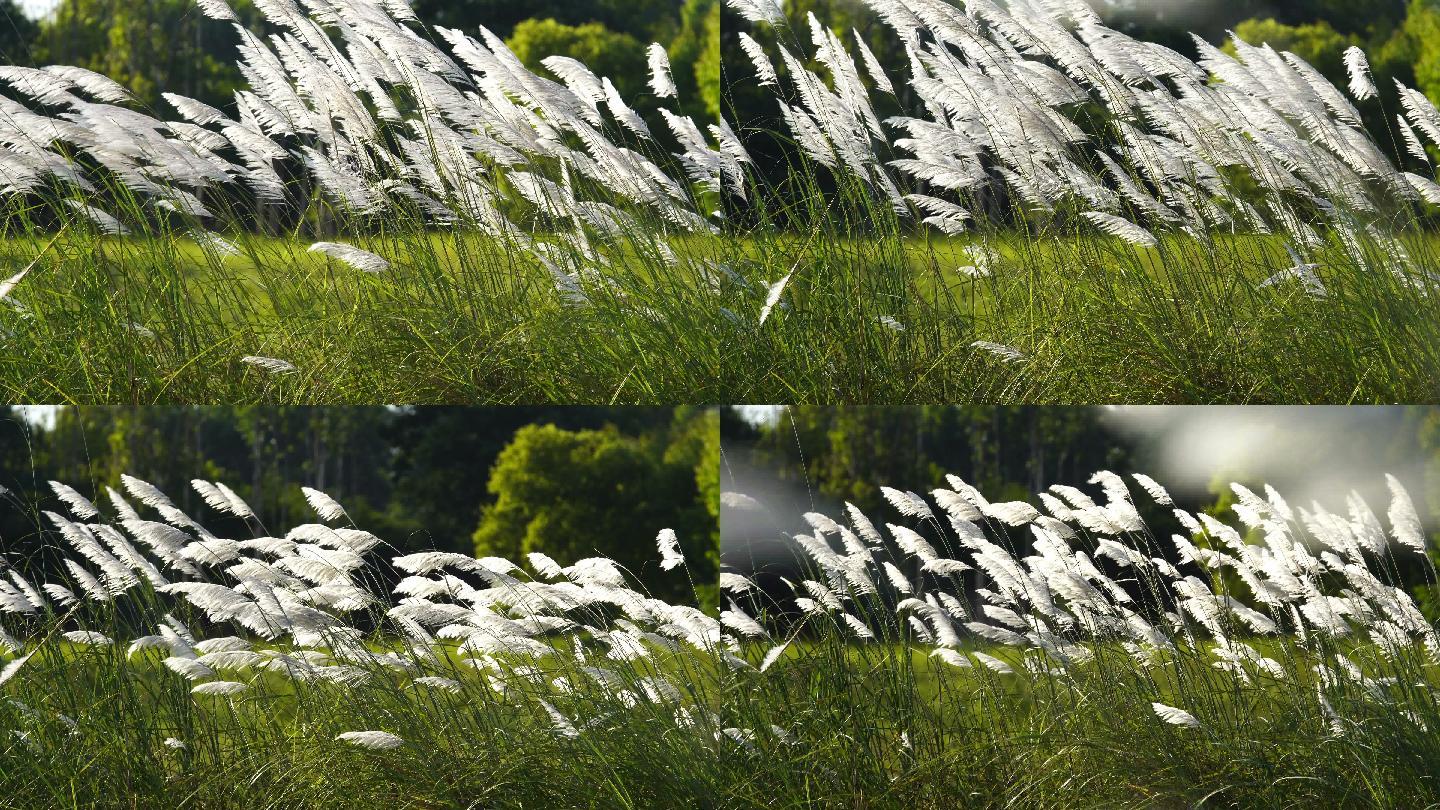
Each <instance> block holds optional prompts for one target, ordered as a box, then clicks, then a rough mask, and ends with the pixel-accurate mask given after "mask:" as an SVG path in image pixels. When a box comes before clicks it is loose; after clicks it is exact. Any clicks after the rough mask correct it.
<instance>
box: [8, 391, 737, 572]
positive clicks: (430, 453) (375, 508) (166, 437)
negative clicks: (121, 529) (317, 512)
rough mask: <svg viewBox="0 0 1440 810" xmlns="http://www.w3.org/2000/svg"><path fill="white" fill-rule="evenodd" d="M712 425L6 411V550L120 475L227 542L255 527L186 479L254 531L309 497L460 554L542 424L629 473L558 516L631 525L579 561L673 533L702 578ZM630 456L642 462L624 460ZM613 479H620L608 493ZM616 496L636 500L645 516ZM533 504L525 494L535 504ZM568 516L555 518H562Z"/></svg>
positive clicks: (605, 416)
mask: <svg viewBox="0 0 1440 810" xmlns="http://www.w3.org/2000/svg"><path fill="white" fill-rule="evenodd" d="M718 418H719V417H718V414H716V413H715V412H713V411H709V410H703V409H694V408H682V409H678V410H672V409H665V408H415V409H390V408H268V407H192V408H88V407H75V408H63V409H60V410H58V411H56V412H55V417H54V424H53V425H52V426H46V425H37V424H34V423H32V422H30V421H27V420H26V419H24V418H22V416H21V415H20V414H19V413H18V412H14V411H12V410H11V409H8V408H6V409H0V487H3V490H0V503H3V507H0V547H3V548H5V549H6V550H7V551H9V552H19V553H23V552H24V550H25V548H26V547H27V544H30V543H32V541H33V539H34V538H35V536H36V528H37V526H39V525H40V523H41V519H42V514H41V513H42V511H43V510H46V509H49V510H56V509H57V507H58V506H59V503H58V501H57V500H56V499H55V498H54V496H53V495H52V494H51V492H50V490H49V487H48V484H47V482H48V481H50V480H58V481H62V482H64V483H67V484H69V485H71V486H74V487H75V488H76V489H78V490H80V491H81V492H82V493H84V494H85V495H86V496H87V497H90V498H91V499H92V500H94V501H95V502H96V503H97V504H99V505H101V507H102V510H104V511H106V512H108V511H109V509H108V504H107V502H106V499H105V487H107V486H108V487H114V488H116V489H117V490H118V489H119V488H120V475H121V473H129V474H131V475H135V476H138V477H140V478H142V479H144V480H147V481H150V482H151V483H153V484H155V485H156V486H158V487H160V488H161V489H162V490H163V491H165V492H166V493H167V494H168V495H170V497H171V498H172V499H173V500H174V501H175V503H176V504H177V505H178V506H179V507H180V508H181V509H184V510H186V511H188V512H192V513H193V514H194V515H195V516H196V517H197V518H200V519H202V520H203V521H204V522H205V523H206V525H207V526H208V527H209V528H211V530H212V531H215V532H216V533H217V534H221V535H222V536H224V535H225V534H227V533H228V534H230V535H232V536H245V537H248V536H250V535H252V534H254V533H255V532H256V531H257V527H255V526H253V525H246V523H245V522H244V521H241V520H239V519H236V518H230V517H226V516H223V515H220V514H218V513H216V512H214V511H213V510H211V509H209V508H208V507H206V506H205V504H204V502H203V500H202V499H201V498H200V496H199V495H198V494H197V493H196V492H195V491H194V489H193V488H192V487H191V486H190V480H191V479H193V478H203V479H207V480H219V481H222V482H224V483H226V484H228V485H229V486H231V487H232V488H233V489H234V490H235V491H236V492H237V493H238V494H239V495H240V496H241V497H242V498H245V499H246V501H247V502H249V504H250V505H251V506H252V507H253V508H254V510H255V511H256V513H257V514H258V515H260V516H261V518H262V520H263V521H264V522H265V526H264V527H263V529H262V531H270V532H283V531H285V530H286V529H288V528H289V527H290V526H293V525H295V524H298V523H303V522H310V521H313V519H314V516H313V512H311V510H310V509H309V507H308V506H307V505H306V503H305V501H304V498H303V496H302V494H301V493H300V490H299V488H300V486H302V485H303V486H311V487H315V488H317V489H321V490H323V491H325V492H327V493H329V494H331V495H333V496H334V497H336V498H337V499H338V500H339V501H340V502H341V503H342V504H343V505H344V506H345V508H346V510H347V511H348V512H349V513H350V515H351V517H352V518H354V520H355V521H356V523H357V524H359V525H360V526H362V527H364V528H366V529H368V530H370V531H373V532H375V533H376V534H377V535H379V536H380V537H382V538H384V539H385V541H386V542H387V543H389V544H390V545H392V546H394V547H395V549H397V550H399V551H415V550H421V549H427V548H440V549H444V550H450V551H466V552H468V551H471V550H473V549H474V541H473V540H472V534H473V533H474V532H475V530H476V526H477V525H480V523H481V516H482V513H485V511H486V510H487V508H489V507H491V506H492V505H494V504H495V503H496V501H497V497H496V494H500V493H497V491H496V489H495V486H496V485H495V484H494V482H493V481H492V480H491V477H492V475H491V469H492V467H496V469H497V473H496V474H497V475H499V473H498V470H499V467H497V466H496V465H497V460H499V459H502V458H505V457H506V455H505V454H506V453H507V452H511V453H512V455H514V454H523V449H522V450H515V451H513V452H512V451H507V450H506V448H507V446H509V445H511V444H512V441H513V442H517V443H518V442H519V439H518V438H517V436H518V435H519V434H520V433H524V432H525V430H526V429H527V427H528V426H545V430H547V431H555V432H558V433H561V434H565V435H572V433H578V434H582V435H590V434H595V435H601V436H606V437H609V441H610V443H611V444H614V445H617V446H619V447H622V448H627V450H626V451H623V452H622V453H621V454H620V455H616V456H608V455H607V456H606V459H607V462H608V461H616V460H620V461H624V462H625V463H615V464H607V466H604V467H602V468H600V469H598V470H594V471H593V472H594V474H595V475H597V476H602V478H601V479H596V480H594V481H593V482H592V483H593V485H591V486H586V487H583V488H579V489H575V490H573V491H570V492H568V493H567V494H566V500H565V502H563V503H562V502H558V501H557V502H556V503H555V504H554V505H553V506H554V508H555V509H557V510H560V512H561V513H563V514H566V515H568V514H570V512H569V511H566V510H584V509H586V508H590V509H603V510H609V511H611V512H613V513H614V514H615V515H617V516H623V515H629V516H630V517H629V518H628V519H619V518H618V517H617V519H616V520H614V521H612V522H611V523H610V524H608V526H609V529H608V531H603V532H602V531H598V530H595V529H593V528H592V530H590V531H589V532H588V533H587V535H586V536H585V538H584V543H582V544H581V545H583V546H584V549H585V550H584V553H585V554H587V555H593V554H596V553H601V554H613V555H615V556H617V557H618V558H621V559H628V558H627V556H626V555H631V558H636V559H639V560H643V561H645V562H649V561H651V560H654V559H658V557H657V555H656V552H655V546H654V536H655V532H656V531H658V530H659V529H661V528H665V527H670V528H674V529H676V531H679V532H682V535H681V536H682V537H684V538H685V540H686V543H687V546H686V549H687V553H689V555H690V559H691V562H692V566H698V567H695V568H692V570H694V571H696V572H697V573H698V572H700V571H703V570H706V569H705V566H706V565H709V566H711V568H710V569H709V570H711V571H712V572H713V570H714V566H715V565H716V562H715V561H716V560H718V553H719V551H718V524H717V523H716V519H715V518H714V517H713V516H712V515H714V514H718V497H719V494H718V478H719V474H718V468H717V467H716V466H715V465H716V458H717V456H718V453H717V452H715V451H713V448H716V447H718V443H719V433H718V432H719V427H718ZM537 429H538V428H537ZM517 432H518V433H517ZM532 432H533V431H532ZM709 434H714V435H713V436H712V435H709ZM707 442H708V443H709V444H708V445H707V444H706V443H707ZM629 450H634V451H635V453H638V455H635V454H633V453H632V454H631V455H630V456H626V455H625V453H626V452H629ZM541 472H543V470H542V471H541ZM607 475H608V476H614V478H613V480H611V481H609V482H608V483H605V481H604V480H603V476H607ZM502 477H503V476H502ZM507 480H508V479H507ZM487 485H488V486H487ZM618 492H623V493H625V494H626V496H627V497H628V495H629V494H630V493H636V494H637V497H640V498H642V499H643V500H644V504H645V506H644V508H643V509H642V510H637V509H635V508H634V507H633V505H632V504H631V503H629V502H627V501H626V500H624V499H623V498H619V497H617V493H618ZM492 493H496V494H492ZM712 502H713V503H714V504H715V507H714V508H713V509H711V508H710V506H709V504H711V503H712ZM537 503H538V502H536V501H534V499H533V498H532V500H531V504H532V506H535V505H536V504H537ZM537 508H540V509H545V508H547V507H546V505H545V504H543V503H541V504H539V505H538V507H537ZM561 513H557V515H556V517H555V518H554V519H555V520H564V519H566V518H564V517H563V516H562V514H561ZM522 534H523V532H522ZM519 536H520V535H517V538H518V537H519ZM579 539H580V538H577V540H579ZM566 553H567V552H565V551H564V550H561V551H559V552H557V554H556V556H557V557H560V558H561V559H564V557H563V556H562V555H564V554H566ZM635 555H639V556H638V557H636V556H635ZM707 561H708V562H707ZM651 568H652V569H653V568H654V566H653V565H651ZM637 570H638V568H637ZM714 578H715V577H714V575H713V573H712V574H711V575H710V577H709V579H708V580H699V579H697V582H710V581H712V580H714ZM669 579H671V580H673V579H674V578H673V577H671V578H669ZM681 581H682V582H683V577H682V578H681ZM684 593H685V594H688V593H689V591H688V590H686V591H685V592H684Z"/></svg>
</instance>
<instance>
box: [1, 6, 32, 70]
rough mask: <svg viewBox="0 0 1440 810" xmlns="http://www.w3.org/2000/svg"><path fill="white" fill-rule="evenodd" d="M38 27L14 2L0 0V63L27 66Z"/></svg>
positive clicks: (30, 59)
mask: <svg viewBox="0 0 1440 810" xmlns="http://www.w3.org/2000/svg"><path fill="white" fill-rule="evenodd" d="M39 33H40V25H39V24H38V23H36V22H35V21H34V20H32V19H30V17H29V16H27V15H26V14H25V12H24V10H23V9H21V7H20V4H19V3H18V2H16V0H0V61H3V62H5V63H6V64H11V65H25V64H29V63H30V62H31V61H32V60H33V57H32V56H31V48H32V46H33V44H34V42H35V37H36V36H38V35H39Z"/></svg>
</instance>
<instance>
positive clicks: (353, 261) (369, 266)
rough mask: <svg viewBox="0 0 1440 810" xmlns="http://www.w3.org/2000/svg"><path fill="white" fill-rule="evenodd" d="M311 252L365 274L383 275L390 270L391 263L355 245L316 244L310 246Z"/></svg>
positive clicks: (337, 243)
mask: <svg viewBox="0 0 1440 810" xmlns="http://www.w3.org/2000/svg"><path fill="white" fill-rule="evenodd" d="M310 252H311V253H321V254H324V255H326V256H329V257H330V258H332V259H335V260H336V261H340V262H344V263H345V264H348V265H350V266H351V267H353V268H355V269H356V270H360V271H362V272H365V273H372V274H376V273H383V272H385V271H386V270H388V269H389V268H390V262H388V261H386V260H385V259H382V258H380V257H379V256H376V255H375V254H374V253H371V252H369V251H368V250H361V249H360V248H357V247H355V246H354V245H346V244H341V243H339V242H316V243H315V244H313V245H311V246H310Z"/></svg>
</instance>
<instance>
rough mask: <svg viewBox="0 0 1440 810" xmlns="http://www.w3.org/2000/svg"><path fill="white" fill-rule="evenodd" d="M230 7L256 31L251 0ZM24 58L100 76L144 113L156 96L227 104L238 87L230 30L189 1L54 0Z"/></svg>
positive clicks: (156, 101) (236, 1) (257, 19)
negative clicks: (141, 104) (118, 86)
mask: <svg viewBox="0 0 1440 810" xmlns="http://www.w3.org/2000/svg"><path fill="white" fill-rule="evenodd" d="M230 5H231V7H232V8H234V9H235V11H236V13H237V14H238V15H239V16H240V18H241V19H242V20H244V21H245V22H246V24H247V25H248V26H250V27H251V28H258V27H259V26H260V15H259V13H258V12H257V11H256V10H255V7H254V5H253V4H252V3H251V0H234V1H233V2H231V3H230ZM32 58H33V59H34V60H35V61H36V63H38V64H60V65H76V66H78V67H83V68H87V69H89V70H93V71H95V72H97V73H103V74H105V75H107V76H109V77H111V78H113V79H115V80H116V81H118V82H120V83H121V84H123V85H125V86H126V87H128V88H130V90H131V91H132V92H134V93H135V95H136V97H137V98H139V99H140V100H141V101H142V102H144V103H145V104H147V105H149V106H150V107H152V108H154V107H158V106H159V105H160V104H161V98H160V94H161V93H162V92H168V93H179V94H180V95H184V96H190V97H191V98H195V99H198V100H200V101H204V102H206V103H207V104H211V105H220V106H229V104H230V102H231V98H232V97H233V95H234V92H235V90H236V89H237V88H239V87H242V86H243V84H244V80H243V79H242V77H241V76H240V71H239V70H237V69H236V67H235V60H236V59H237V51H236V37H235V33H234V31H233V30H232V29H231V28H230V26H229V25H227V24H225V23H220V22H216V21H214V20H211V19H208V18H206V17H205V16H203V15H202V14H200V11H199V9H197V8H196V6H195V3H194V0H144V2H136V0H61V2H60V4H59V6H58V7H57V8H56V9H55V11H54V12H53V13H52V14H51V15H50V16H48V17H47V18H46V19H45V20H44V22H43V23H42V24H41V25H40V26H39V35H38V38H37V39H36V41H35V44H34V47H33V49H32Z"/></svg>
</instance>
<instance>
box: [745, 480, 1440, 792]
mask: <svg viewBox="0 0 1440 810" xmlns="http://www.w3.org/2000/svg"><path fill="white" fill-rule="evenodd" d="M1095 483H1099V484H1101V485H1102V488H1103V490H1104V493H1105V495H1104V497H1103V498H1095V499H1092V498H1091V497H1090V496H1089V495H1088V494H1086V493H1085V492H1082V491H1081V490H1077V489H1072V488H1067V487H1056V488H1052V490H1050V491H1049V492H1047V493H1044V495H1043V496H1041V497H1040V498H1039V499H1038V500H1039V502H1042V503H1043V505H1044V510H1043V512H1041V511H1037V510H1036V509H1034V508H1033V507H1031V506H1029V505H1028V504H1024V503H1020V502H1007V503H991V502H988V501H986V500H985V499H984V497H983V496H982V495H981V494H980V493H978V492H976V491H975V490H973V489H971V488H969V487H967V486H966V485H965V484H964V482H962V481H959V480H958V479H954V478H953V477H952V478H951V484H950V486H951V488H950V489H941V490H937V491H936V492H935V493H934V500H933V501H925V500H921V499H919V498H917V497H915V496H913V495H910V494H908V493H903V492H898V491H895V490H889V491H887V496H888V499H889V500H890V501H891V503H892V504H893V506H894V507H895V512H897V513H898V515H896V516H894V517H891V516H887V520H897V521H898V525H895V524H889V525H886V524H883V523H882V522H881V521H878V520H876V521H873V522H872V520H871V519H870V518H869V517H867V516H865V515H863V514H860V513H859V512H857V511H855V510H853V509H851V510H850V511H849V514H848V515H847V516H846V519H844V520H843V521H834V520H831V519H830V518H827V517H825V516H823V515H819V514H812V515H807V520H808V522H809V523H810V525H811V526H812V527H813V532H814V533H813V535H811V536H800V537H797V538H796V540H797V541H798V543H799V546H800V550H799V553H800V554H801V556H802V560H803V563H804V565H805V567H806V569H807V571H808V573H807V574H805V575H802V576H808V577H810V579H803V580H802V581H799V582H788V581H787V582H785V583H784V584H785V586H786V587H784V588H779V589H778V591H777V590H776V589H775V588H769V589H768V590H767V591H766V592H765V593H764V594H763V595H762V593H761V592H760V591H758V590H755V589H754V585H753V584H752V582H753V581H752V580H750V579H748V578H746V577H742V576H739V575H738V574H734V573H731V574H728V575H726V581H725V582H724V583H723V586H724V587H725V588H726V590H728V591H729V592H730V594H731V595H732V596H733V597H734V599H735V600H736V603H737V604H738V605H741V606H743V609H744V611H745V612H746V613H748V614H749V615H751V616H753V617H756V618H758V619H759V620H760V626H749V625H747V624H746V623H745V621H744V620H743V618H742V617H740V616H737V615H736V614H737V613H738V612H740V611H741V607H732V611H733V612H731V613H727V614H724V615H722V621H724V622H725V624H726V626H727V628H730V629H732V630H734V631H735V632H736V633H737V634H739V635H741V636H744V637H746V638H749V639H750V640H751V643H752V644H753V645H755V646H756V648H757V652H758V650H759V649H766V648H768V649H769V650H770V652H769V653H768V654H767V655H766V659H765V660H766V661H767V662H768V663H769V666H768V667H766V666H764V665H763V662H762V668H763V669H764V673H763V674H764V675H765V677H764V678H763V679H761V680H760V681H758V682H756V683H755V684H754V685H753V687H752V688H751V689H749V690H747V691H744V692H741V693H737V694H736V696H735V697H734V699H733V702H734V706H735V709H734V710H735V711H736V712H737V714H738V716H739V717H741V718H743V723H744V725H745V726H747V727H750V728H756V729H761V728H767V727H768V728H770V729H771V731H772V733H771V734H770V735H761V737H760V738H759V739H757V741H756V743H755V744H756V747H757V750H756V751H755V753H754V756H753V759H752V760H751V761H752V765H753V768H754V774H753V776H752V777H751V779H750V780H748V781H747V782H746V783H745V784H744V786H743V787H744V789H745V791H746V792H745V793H743V794H742V795H744V797H745V800H746V801H747V802H752V803H757V804H758V803H760V802H761V801H762V799H761V797H764V796H770V797H775V798H772V799H771V801H773V802H775V804H777V805H778V806H796V807H800V806H811V805H812V804H813V802H815V797H825V798H824V799H823V801H822V803H824V804H826V806H853V807H1002V806H1003V807H1026V808H1030V807H1033V808H1041V807H1066V808H1070V807H1080V808H1112V807H1145V808H1151V807H1194V806H1206V807H1210V806H1218V807H1292V806H1305V807H1310V806H1314V807H1393V808H1400V807H1424V806H1431V805H1433V804H1434V803H1435V802H1436V800H1437V797H1440V788H1437V784H1436V778H1437V776H1440V774H1437V772H1436V769H1435V766H1434V756H1435V753H1436V752H1435V749H1434V744H1435V741H1434V735H1433V732H1432V731H1431V730H1432V729H1433V728H1435V723H1437V722H1440V703H1437V701H1436V694H1437V691H1436V686H1437V678H1440V660H1437V657H1436V649H1437V647H1436V638H1437V636H1436V631H1435V628H1434V627H1433V625H1432V624H1431V623H1430V622H1429V621H1427V620H1426V619H1425V618H1424V617H1423V616H1422V615H1421V614H1420V611H1419V610H1418V608H1417V606H1416V604H1415V602H1414V601H1413V599H1412V597H1411V596H1410V594H1409V592H1408V591H1407V590H1406V587H1407V586H1405V585H1404V583H1402V582H1401V581H1400V579H1401V578H1400V575H1399V573H1398V572H1399V571H1401V570H1413V569H1414V568H1415V567H1416V564H1417V563H1418V564H1419V567H1420V568H1422V569H1423V570H1424V574H1423V577H1422V579H1423V581H1425V582H1429V583H1433V582H1434V572H1433V569H1431V568H1430V567H1429V563H1428V562H1426V559H1427V558H1426V556H1425V552H1426V551H1427V549H1426V546H1425V541H1424V539H1423V535H1421V534H1420V532H1419V525H1420V524H1419V521H1418V519H1417V518H1416V516H1415V512H1414V509H1413V506H1412V505H1411V504H1410V500H1409V496H1408V494H1406V493H1405V491H1404V490H1403V489H1402V488H1400V487H1399V485H1398V484H1395V483H1393V482H1392V493H1393V500H1392V503H1391V504H1390V506H1389V508H1388V509H1387V510H1386V513H1385V518H1384V519H1382V518H1380V517H1378V516H1376V515H1375V513H1373V512H1372V511H1371V510H1370V508H1369V507H1368V506H1366V505H1364V504H1363V502H1358V501H1356V502H1352V503H1351V505H1350V507H1351V508H1350V519H1349V520H1347V519H1345V518H1342V517H1338V516H1335V515H1332V514H1330V513H1327V512H1325V511H1324V509H1323V507H1320V506H1318V505H1316V506H1312V507H1310V508H1309V509H1298V508H1292V507H1291V506H1290V505H1289V504H1288V503H1286V502H1285V500H1284V499H1283V497H1282V496H1281V495H1280V494H1279V493H1277V492H1274V491H1269V492H1268V494H1267V495H1266V496H1258V495H1256V494H1254V493H1252V492H1250V491H1249V490H1247V489H1244V488H1243V487H1237V488H1236V489H1235V491H1236V494H1237V496H1238V500H1237V503H1236V505H1235V507H1234V518H1235V519H1236V520H1235V521H1234V522H1231V521H1229V520H1225V521H1222V520H1218V519H1215V518H1212V517H1210V516H1209V515H1202V516H1196V515H1189V514H1184V513H1180V512H1178V511H1177V519H1178V520H1179V522H1180V523H1181V524H1183V525H1184V527H1185V528H1186V530H1187V534H1188V537H1187V536H1186V535H1184V534H1182V535H1176V536H1174V537H1172V538H1171V539H1170V540H1163V539H1161V538H1159V537H1157V536H1155V535H1154V534H1152V532H1151V530H1150V529H1149V528H1148V527H1147V526H1145V524H1144V523H1143V522H1142V521H1141V520H1140V518H1139V515H1138V512H1137V506H1136V504H1137V503H1138V501H1137V500H1135V499H1137V498H1149V499H1153V500H1155V501H1157V502H1158V503H1159V504H1160V505H1162V506H1169V505H1171V504H1169V498H1168V495H1167V494H1166V492H1165V490H1164V489H1163V488H1162V487H1161V486H1159V485H1158V484H1157V483H1156V482H1154V481H1152V480H1150V479H1148V478H1143V477H1137V478H1136V481H1135V485H1136V488H1135V493H1136V494H1135V495H1133V496H1132V495H1131V491H1130V487H1129V486H1127V482H1124V481H1122V480H1121V479H1119V478H1118V477H1117V476H1113V475H1111V474H1108V473H1102V474H1100V475H1097V476H1096V478H1095ZM837 517H838V516H837ZM1382 520H1383V522H1382ZM882 525H886V528H884V529H880V530H877V528H876V527H877V526H882ZM907 527H913V528H907ZM1387 527H1388V531H1387ZM1191 532H1193V533H1191ZM770 579H773V577H770ZM796 579H801V577H796ZM754 581H763V580H761V578H760V575H757V577H756V580H754ZM1397 586H1398V587H1397Z"/></svg>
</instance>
